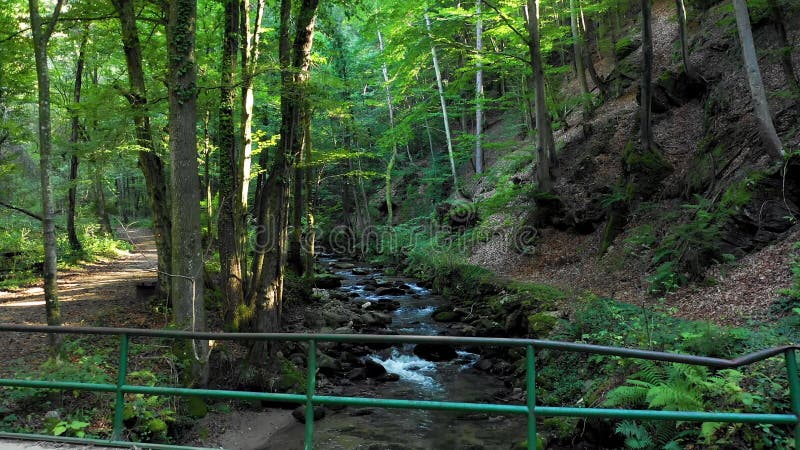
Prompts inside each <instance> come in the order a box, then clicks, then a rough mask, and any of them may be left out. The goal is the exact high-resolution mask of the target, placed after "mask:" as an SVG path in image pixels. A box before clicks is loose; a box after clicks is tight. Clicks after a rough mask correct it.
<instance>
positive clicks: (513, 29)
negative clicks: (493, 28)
mask: <svg viewBox="0 0 800 450" xmlns="http://www.w3.org/2000/svg"><path fill="white" fill-rule="evenodd" d="M483 4H484V5H486V6H488V7H489V8H491V9H493V10H494V12H496V13H497V14H498V15H499V16H500V18H501V19H503V22H505V23H506V25H508V28H511V31H513V32H514V34H516V35H517V36H519V38H520V39H522V42H528V38H527V37H526V36H525V35H524V34H522V33H520V31H519V30H517V29H516V27H514V25H512V21H511V19H510V18H509V17H508V16H507V15H505V13H503V11H500V9H498V8H497V7H496V6H494V5H493V4H491V3H489V2H487V1H485V0H484V2H483Z"/></svg>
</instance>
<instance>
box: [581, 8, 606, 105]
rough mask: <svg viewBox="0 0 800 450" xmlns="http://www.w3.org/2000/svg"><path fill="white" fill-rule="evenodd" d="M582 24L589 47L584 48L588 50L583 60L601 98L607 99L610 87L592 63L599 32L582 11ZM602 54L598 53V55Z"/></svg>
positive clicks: (584, 53)
mask: <svg viewBox="0 0 800 450" xmlns="http://www.w3.org/2000/svg"><path fill="white" fill-rule="evenodd" d="M581 23H582V24H583V30H584V32H585V34H584V35H585V36H586V40H585V42H586V44H587V46H586V47H584V48H585V49H586V51H585V52H583V59H584V62H585V65H586V69H587V70H588V71H589V76H590V77H591V78H592V83H594V85H595V86H597V89H598V90H599V91H600V96H601V98H602V99H606V98H607V97H608V85H607V84H606V81H605V80H603V79H602V78H600V75H599V74H598V73H597V70H596V69H595V68H594V62H593V61H592V47H594V48H595V49H596V48H597V32H596V31H595V29H594V24H593V23H592V21H591V20H589V21H587V20H585V19H584V17H583V11H581ZM599 53H600V52H599V51H598V54H599Z"/></svg>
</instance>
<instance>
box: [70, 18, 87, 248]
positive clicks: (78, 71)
mask: <svg viewBox="0 0 800 450" xmlns="http://www.w3.org/2000/svg"><path fill="white" fill-rule="evenodd" d="M87 33H88V30H86V31H84V33H83V37H82V38H81V43H80V47H79V48H78V60H77V62H76V64H75V87H74V89H73V96H72V102H73V104H72V107H73V111H72V123H71V124H70V126H71V128H72V129H71V132H70V136H69V142H70V144H72V154H71V155H70V158H69V178H68V179H69V192H68V194H67V239H68V241H69V246H70V248H71V249H72V251H74V252H78V253H79V252H81V251H82V250H83V247H82V246H81V241H80V240H79V239H78V232H77V230H76V229H75V209H76V207H77V193H78V192H77V191H78V185H77V183H78V165H79V159H78V142H79V141H80V140H81V121H80V116H79V115H78V112H77V110H76V108H77V106H78V105H79V104H80V102H81V86H82V85H83V67H84V64H85V61H86V58H85V49H86V40H87V38H88V36H87Z"/></svg>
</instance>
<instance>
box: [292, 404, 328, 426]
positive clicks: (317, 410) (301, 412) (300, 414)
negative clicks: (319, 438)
mask: <svg viewBox="0 0 800 450" xmlns="http://www.w3.org/2000/svg"><path fill="white" fill-rule="evenodd" d="M292 417H294V418H295V420H297V421H298V422H300V423H306V405H303V406H298V407H297V408H295V410H294V411H292ZM324 417H325V407H323V406H315V407H314V421H315V422H316V421H317V420H320V419H322V418H324Z"/></svg>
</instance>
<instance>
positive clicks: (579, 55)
mask: <svg viewBox="0 0 800 450" xmlns="http://www.w3.org/2000/svg"><path fill="white" fill-rule="evenodd" d="M569 9H570V21H569V23H570V28H571V30H572V49H573V52H574V53H575V71H576V72H577V76H578V83H579V84H580V86H581V95H582V97H583V100H582V101H581V103H583V115H584V119H588V115H589V110H590V109H591V106H592V101H591V98H590V96H591V94H590V93H589V83H588V82H587V81H586V68H585V67H584V64H583V63H584V61H585V58H584V53H585V51H584V48H583V36H582V35H581V33H580V32H579V29H580V27H579V26H578V10H577V9H576V8H575V0H569Z"/></svg>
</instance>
